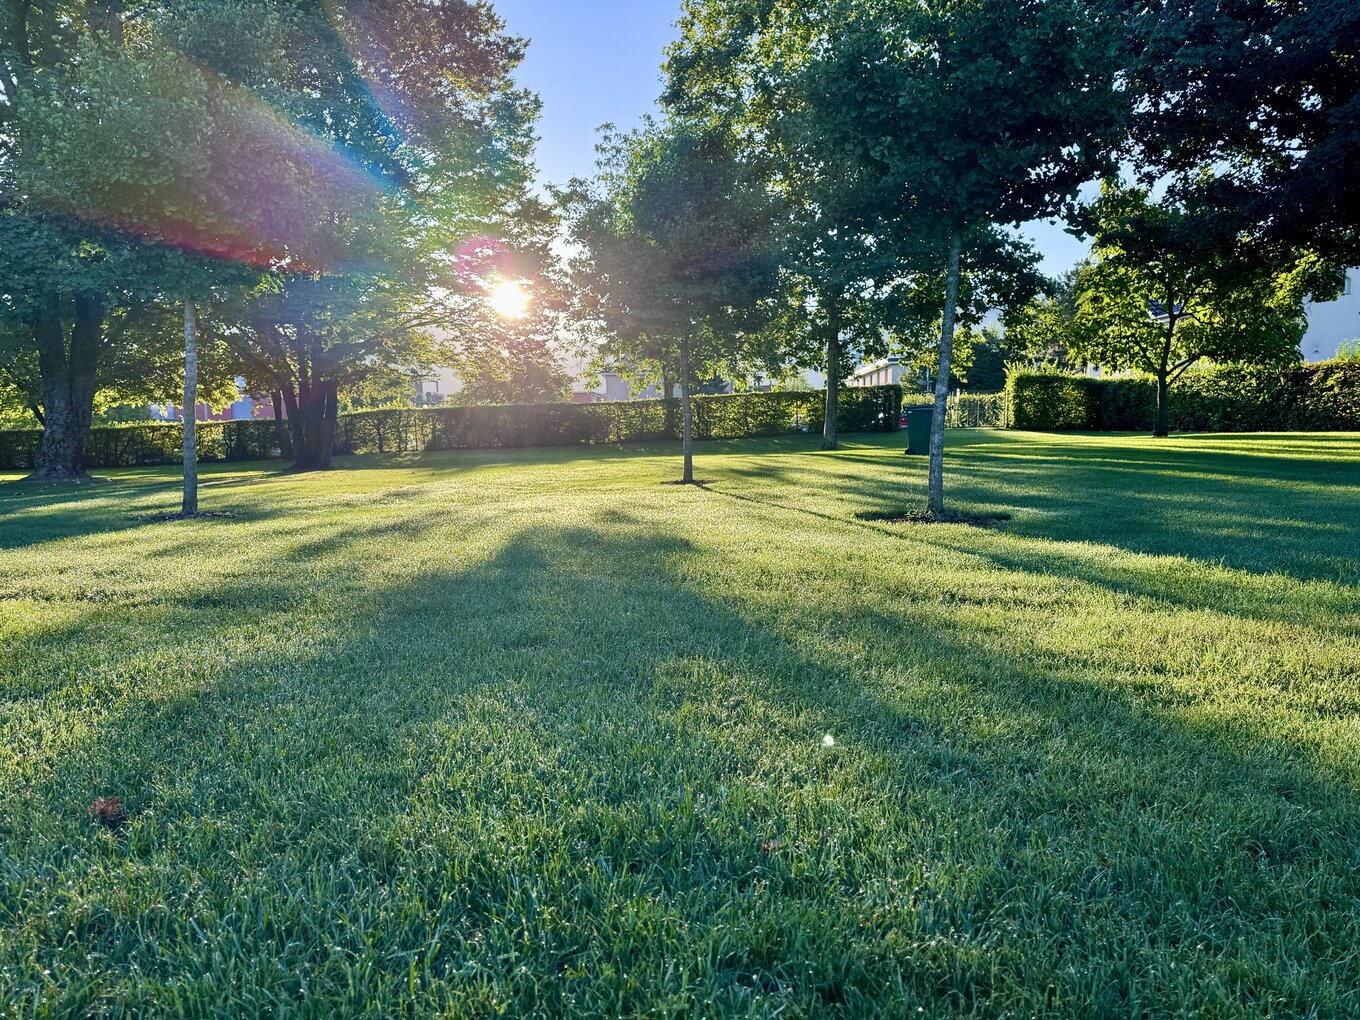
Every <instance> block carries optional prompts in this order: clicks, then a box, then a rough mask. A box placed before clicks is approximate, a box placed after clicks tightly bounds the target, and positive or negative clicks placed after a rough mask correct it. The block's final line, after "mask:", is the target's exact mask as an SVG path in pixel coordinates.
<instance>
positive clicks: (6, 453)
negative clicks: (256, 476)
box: [0, 419, 279, 471]
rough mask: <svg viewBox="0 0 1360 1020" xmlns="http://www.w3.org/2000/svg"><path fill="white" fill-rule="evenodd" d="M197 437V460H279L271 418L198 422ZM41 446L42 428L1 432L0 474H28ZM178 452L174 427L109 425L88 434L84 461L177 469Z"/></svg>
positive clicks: (181, 436)
mask: <svg viewBox="0 0 1360 1020" xmlns="http://www.w3.org/2000/svg"><path fill="white" fill-rule="evenodd" d="M197 433H198V436H197V439H198V459H199V460H200V461H205V462H206V461H237V460H263V459H265V458H268V457H274V456H277V455H278V446H279V444H278V439H277V431H276V429H275V427H274V422H273V420H272V419H269V420H265V421H201V422H199V423H198V429H197ZM41 441H42V430H41V429H23V430H15V431H9V432H3V431H0V469H2V470H9V471H29V470H32V469H33V468H34V467H36V466H37V460H38V445H39V443H40V442H41ZM183 449H184V434H183V432H181V431H180V425H179V423H178V422H156V423H148V424H142V423H139V424H134V425H110V426H107V427H104V428H96V429H91V430H90V440H89V443H88V445H87V446H86V450H85V460H86V463H88V464H89V466H90V467H96V468H110V467H141V466H143V465H148V464H178V463H179V461H180V459H181V458H182V456H183Z"/></svg>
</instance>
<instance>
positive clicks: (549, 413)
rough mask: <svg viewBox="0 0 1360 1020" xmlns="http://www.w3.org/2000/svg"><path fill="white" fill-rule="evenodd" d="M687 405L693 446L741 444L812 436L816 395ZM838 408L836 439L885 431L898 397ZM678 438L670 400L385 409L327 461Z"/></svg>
mask: <svg viewBox="0 0 1360 1020" xmlns="http://www.w3.org/2000/svg"><path fill="white" fill-rule="evenodd" d="M693 403H694V437H695V438H696V439H743V438H747V437H752V436H779V435H789V434H792V433H797V432H820V431H821V428H822V423H823V418H824V410H825V404H826V395H825V393H823V392H821V391H811V392H805V393H737V394H727V395H721V396H705V397H695V398H694V401H693ZM839 404H840V422H839V425H840V431H842V432H875V431H894V430H896V428H897V423H898V418H899V416H900V414H901V407H902V393H901V390H900V389H899V388H898V387H896V386H866V387H846V388H845V389H843V390H841V394H840V400H839ZM680 428H681V411H680V401H678V400H629V401H617V402H611V403H604V404H523V405H496V406H483V407H436V408H424V409H414V410H412V409H403V408H395V409H390V410H383V411H360V412H357V413H355V414H348V415H344V416H342V418H341V420H340V427H339V430H338V432H337V435H336V440H335V452H336V453H341V454H355V453H408V452H412V451H420V450H467V449H494V448H502V447H505V448H508V447H528V446H593V445H604V444H609V443H650V442H663V441H666V440H678V439H679V438H680Z"/></svg>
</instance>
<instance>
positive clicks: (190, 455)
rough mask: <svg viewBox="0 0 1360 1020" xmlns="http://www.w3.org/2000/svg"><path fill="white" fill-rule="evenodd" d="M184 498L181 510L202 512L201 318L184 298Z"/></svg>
mask: <svg viewBox="0 0 1360 1020" xmlns="http://www.w3.org/2000/svg"><path fill="white" fill-rule="evenodd" d="M181 417H182V418H183V424H184V499H183V501H182V502H181V504H180V511H179V512H180V513H181V514H182V515H183V516H185V517H193V516H194V515H195V514H197V513H198V318H197V316H196V315H195V313H194V304H193V302H192V301H186V302H184V414H183V415H182V416H181Z"/></svg>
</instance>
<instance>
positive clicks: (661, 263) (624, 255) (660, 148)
mask: <svg viewBox="0 0 1360 1020" xmlns="http://www.w3.org/2000/svg"><path fill="white" fill-rule="evenodd" d="M601 148H602V153H603V155H602V161H601V176H600V179H599V181H598V183H597V185H596V186H595V187H593V188H592V187H589V186H586V185H584V184H581V185H578V187H577V188H575V189H574V191H573V192H571V193H569V194H565V195H564V196H563V199H564V202H565V204H566V206H567V208H568V211H569V218H570V223H571V230H572V238H573V240H574V241H575V242H576V244H577V245H578V246H579V249H580V255H579V257H578V259H577V260H576V263H575V266H574V274H573V275H574V279H575V281H576V283H577V286H578V287H579V289H580V292H581V296H582V300H583V302H584V305H585V308H584V311H585V314H586V315H587V316H588V317H589V318H590V319H592V320H593V321H594V322H596V323H598V324H599V325H600V326H601V327H603V331H604V338H605V344H604V353H605V355H606V357H609V358H612V359H614V360H617V361H620V362H624V363H629V362H633V363H636V362H649V363H652V364H655V365H658V366H659V367H660V368H661V369H662V370H663V373H664V372H665V371H667V370H673V371H676V372H677V373H678V378H679V380H680V386H681V392H682V401H683V405H684V406H683V414H684V419H685V423H684V425H685V427H684V430H683V431H684V436H685V439H684V478H683V480H684V481H686V482H691V481H693V463H692V448H691V429H690V404H689V396H690V391H691V387H692V385H693V383H694V380H695V376H696V375H697V374H700V373H703V372H705V371H712V370H715V369H718V368H721V367H722V366H724V365H730V364H732V363H734V362H738V361H740V360H741V359H742V358H743V356H744V355H745V354H746V353H747V352H746V350H745V348H744V345H745V344H746V343H747V342H748V341H749V340H750V339H751V338H753V337H755V336H758V335H759V333H760V328H761V326H762V325H763V324H764V323H765V322H767V321H768V318H769V316H771V315H772V314H773V309H772V307H771V304H770V302H771V298H772V297H773V295H774V294H775V293H776V285H777V281H778V271H779V250H778V236H777V231H776V226H777V218H778V215H779V213H778V203H777V200H776V198H775V197H774V196H773V195H772V194H771V192H770V189H769V187H768V185H767V182H766V180H765V178H764V177H763V176H762V175H761V174H759V173H758V172H757V170H756V168H755V167H753V166H752V165H750V164H749V163H747V162H746V161H745V160H743V159H742V158H741V155H740V153H739V151H738V149H737V146H736V145H735V144H734V142H733V139H732V137H731V136H730V135H729V134H727V133H726V132H724V131H723V130H722V129H721V128H711V127H706V126H703V125H698V124H694V123H692V122H686V121H680V120H672V121H667V122H664V123H649V124H647V125H646V126H645V127H643V128H642V129H640V130H638V131H635V132H632V133H629V134H626V135H615V136H609V137H607V138H606V139H605V141H604V144H603V145H602V146H601Z"/></svg>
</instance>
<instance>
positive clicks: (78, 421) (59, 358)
mask: <svg viewBox="0 0 1360 1020" xmlns="http://www.w3.org/2000/svg"><path fill="white" fill-rule="evenodd" d="M61 312H62V306H61V301H60V300H59V299H57V298H50V299H48V300H46V301H44V302H43V303H42V305H41V307H40V308H39V311H38V314H37V315H36V316H35V319H34V323H33V328H34V334H35V338H36V340H37V342H38V369H39V372H40V373H41V375H42V405H43V436H42V443H41V445H40V446H39V448H38V464H37V468H36V469H35V470H34V472H33V474H31V475H30V476H29V477H30V478H32V479H34V480H37V481H62V482H88V481H89V480H90V476H89V475H88V474H87V473H86V471H85V467H86V465H85V448H86V445H87V443H88V442H89V438H90V423H91V421H92V420H93V418H94V391H95V372H96V369H97V367H98V357H99V337H100V333H101V331H102V330H103V326H104V307H103V304H102V303H101V302H100V300H99V299H98V298H93V297H89V296H82V297H78V298H76V300H75V302H74V312H75V320H74V324H73V325H72V327H71V339H70V344H69V345H68V344H67V342H66V331H65V327H64V326H63V323H62V314H61Z"/></svg>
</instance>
